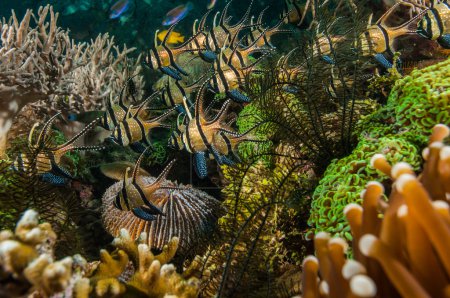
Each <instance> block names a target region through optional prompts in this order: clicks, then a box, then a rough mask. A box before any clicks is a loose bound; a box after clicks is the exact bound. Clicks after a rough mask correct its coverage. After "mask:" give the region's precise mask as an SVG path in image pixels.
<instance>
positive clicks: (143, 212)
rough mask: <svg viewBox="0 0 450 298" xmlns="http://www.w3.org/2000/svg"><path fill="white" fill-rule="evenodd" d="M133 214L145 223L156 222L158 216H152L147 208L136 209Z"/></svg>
mask: <svg viewBox="0 0 450 298" xmlns="http://www.w3.org/2000/svg"><path fill="white" fill-rule="evenodd" d="M131 212H132V213H133V214H134V216H136V217H137V218H140V219H142V220H145V221H154V220H155V219H156V217H157V215H154V214H151V212H149V209H147V208H145V207H136V208H134V209H133V210H131Z"/></svg>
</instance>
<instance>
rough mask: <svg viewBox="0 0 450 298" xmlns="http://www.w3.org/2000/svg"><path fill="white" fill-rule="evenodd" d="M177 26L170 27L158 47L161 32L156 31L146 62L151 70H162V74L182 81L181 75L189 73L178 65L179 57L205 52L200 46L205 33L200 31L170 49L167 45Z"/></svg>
mask: <svg viewBox="0 0 450 298" xmlns="http://www.w3.org/2000/svg"><path fill="white" fill-rule="evenodd" d="M177 24H178V22H177V23H175V24H173V25H171V26H170V27H169V29H168V30H167V33H166V36H165V37H164V39H163V41H162V42H161V44H160V45H158V32H159V30H156V32H155V38H154V45H153V47H152V48H151V49H150V50H149V51H148V53H147V55H146V57H145V62H146V64H147V65H148V67H150V68H151V69H155V70H160V71H161V72H162V73H164V74H166V75H168V76H171V77H172V78H174V79H175V80H181V79H182V78H181V75H180V74H182V75H185V76H187V75H188V73H187V72H186V71H185V70H184V69H183V68H182V67H181V66H180V65H178V63H177V57H178V56H179V55H181V54H183V53H195V52H198V51H199V50H203V49H204V47H201V44H200V43H201V36H202V34H203V31H201V30H200V31H198V33H196V34H194V36H192V37H190V38H189V39H188V40H187V41H185V42H184V43H183V44H181V45H179V46H176V47H169V46H168V45H167V40H168V38H169V36H170V34H171V33H172V31H173V29H174V28H175V26H176V25H177ZM197 46H198V47H197Z"/></svg>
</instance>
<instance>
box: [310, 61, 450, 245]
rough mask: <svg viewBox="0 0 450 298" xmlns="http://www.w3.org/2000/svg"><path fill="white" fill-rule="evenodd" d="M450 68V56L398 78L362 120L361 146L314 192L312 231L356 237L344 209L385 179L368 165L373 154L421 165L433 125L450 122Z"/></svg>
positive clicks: (334, 164)
mask: <svg viewBox="0 0 450 298" xmlns="http://www.w3.org/2000/svg"><path fill="white" fill-rule="evenodd" d="M449 71H450V59H449V60H446V61H444V62H441V63H438V64H435V65H432V66H429V67H427V68H424V69H421V70H420V71H419V70H415V71H413V72H412V73H411V74H410V75H409V76H406V77H404V78H402V79H399V80H398V81H397V82H396V84H395V86H394V88H393V90H392V92H391V94H390V96H389V98H388V102H387V105H386V106H385V107H383V108H381V109H380V110H379V111H377V112H375V113H373V114H372V115H370V116H368V117H366V118H365V119H363V120H362V121H361V123H360V124H359V126H360V127H362V128H363V129H362V130H361V132H360V133H359V134H360V137H359V144H358V146H357V148H356V149H355V150H354V151H353V152H352V154H351V155H349V156H347V157H344V158H342V159H340V160H335V161H333V162H332V163H331V164H330V165H329V166H328V168H327V171H326V172H325V174H324V178H323V179H322V180H321V181H320V182H319V185H318V186H317V188H316V190H315V192H314V195H313V201H312V209H311V217H310V219H309V224H310V225H311V226H312V232H313V231H315V230H317V231H326V232H329V233H332V234H338V235H340V236H345V237H346V238H347V239H348V240H351V235H350V234H349V233H348V232H349V227H348V225H347V224H346V221H345V218H344V216H343V215H342V212H341V211H342V210H343V208H344V207H345V205H346V204H348V203H359V202H360V198H359V197H358V196H357V195H356V194H357V193H359V192H360V191H361V190H363V188H364V186H365V185H366V184H367V182H369V181H371V180H374V179H376V180H378V181H379V182H383V181H385V179H384V178H382V177H377V176H376V175H375V173H376V172H375V171H374V170H373V169H371V168H370V167H369V166H368V165H369V164H370V158H371V157H372V155H373V154H375V153H377V152H381V153H383V154H385V155H386V158H387V160H388V161H389V162H391V163H397V162H400V161H406V162H408V163H410V164H411V166H412V167H413V168H414V169H415V170H417V169H418V166H419V162H420V157H419V155H418V154H417V152H418V151H419V150H420V149H419V148H421V147H423V146H424V145H425V143H426V137H425V136H426V135H427V134H428V133H429V132H430V131H431V128H432V127H433V125H435V124H437V123H440V122H442V123H449V122H450V114H449V112H450V109H449V106H450V102H449V99H450V91H449V90H450V89H449V88H448V86H449V84H450V77H449V76H448V75H447V74H448V72H449ZM336 186H337V188H336ZM347 194H350V195H347ZM352 194H354V195H352Z"/></svg>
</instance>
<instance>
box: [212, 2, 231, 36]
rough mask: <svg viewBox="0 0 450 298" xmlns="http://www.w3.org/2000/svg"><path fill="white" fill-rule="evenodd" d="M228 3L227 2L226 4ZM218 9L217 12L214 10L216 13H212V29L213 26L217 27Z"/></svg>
mask: <svg viewBox="0 0 450 298" xmlns="http://www.w3.org/2000/svg"><path fill="white" fill-rule="evenodd" d="M227 5H228V4H227ZM219 13H220V12H219V11H218V12H216V14H215V15H214V19H213V29H211V30H214V28H216V27H217V16H218V15H219Z"/></svg>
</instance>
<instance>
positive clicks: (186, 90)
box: [161, 72, 208, 107]
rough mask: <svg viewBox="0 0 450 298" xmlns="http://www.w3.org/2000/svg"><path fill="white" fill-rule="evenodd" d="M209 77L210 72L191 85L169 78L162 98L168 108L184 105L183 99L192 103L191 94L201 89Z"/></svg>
mask: <svg viewBox="0 0 450 298" xmlns="http://www.w3.org/2000/svg"><path fill="white" fill-rule="evenodd" d="M207 75H208V72H206V73H204V74H203V75H201V76H200V77H199V78H198V79H197V80H195V81H194V82H192V83H190V84H184V83H183V82H182V81H178V80H174V79H172V78H171V77H167V80H166V84H165V87H164V89H163V90H162V93H161V97H162V99H163V100H164V102H165V103H166V105H167V106H168V107H174V106H176V105H179V104H183V98H187V100H188V102H189V101H190V98H191V94H192V93H194V92H195V91H197V90H198V89H199V88H200V85H199V84H200V83H201V81H203V80H204V79H205V77H206V76H207Z"/></svg>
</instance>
